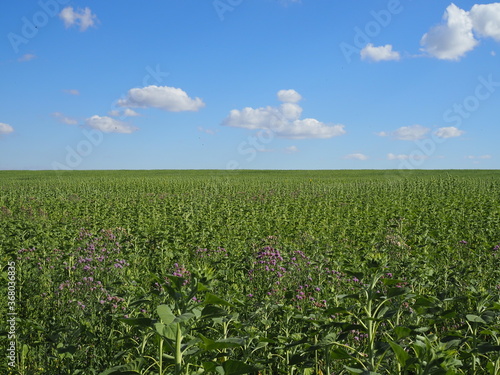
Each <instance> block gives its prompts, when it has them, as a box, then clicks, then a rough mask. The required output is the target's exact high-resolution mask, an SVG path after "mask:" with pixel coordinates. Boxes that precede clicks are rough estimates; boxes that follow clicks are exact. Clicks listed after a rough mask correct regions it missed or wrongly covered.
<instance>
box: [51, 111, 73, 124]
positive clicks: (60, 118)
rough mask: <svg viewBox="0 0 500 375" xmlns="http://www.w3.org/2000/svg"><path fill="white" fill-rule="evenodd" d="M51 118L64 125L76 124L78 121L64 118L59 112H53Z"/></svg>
mask: <svg viewBox="0 0 500 375" xmlns="http://www.w3.org/2000/svg"><path fill="white" fill-rule="evenodd" d="M52 116H54V117H55V118H56V119H57V120H58V121H59V122H62V123H63V124H66V125H76V124H78V121H76V120H75V119H74V118H71V117H67V116H64V115H63V114H62V113H61V112H54V113H52Z"/></svg>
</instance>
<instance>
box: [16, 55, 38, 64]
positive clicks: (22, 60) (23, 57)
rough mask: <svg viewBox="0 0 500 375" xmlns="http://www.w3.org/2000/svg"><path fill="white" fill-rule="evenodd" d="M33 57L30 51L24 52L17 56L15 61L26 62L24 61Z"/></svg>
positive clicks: (34, 56)
mask: <svg viewBox="0 0 500 375" xmlns="http://www.w3.org/2000/svg"><path fill="white" fill-rule="evenodd" d="M34 58H36V55H33V54H32V53H25V54H24V55H22V56H21V57H20V58H18V59H17V61H19V62H26V61H30V60H33V59H34Z"/></svg>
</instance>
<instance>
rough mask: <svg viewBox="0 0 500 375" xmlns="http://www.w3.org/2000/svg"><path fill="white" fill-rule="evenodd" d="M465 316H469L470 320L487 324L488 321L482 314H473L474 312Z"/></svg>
mask: <svg viewBox="0 0 500 375" xmlns="http://www.w3.org/2000/svg"><path fill="white" fill-rule="evenodd" d="M465 317H466V318H467V320H468V321H469V322H473V323H483V324H486V322H485V321H484V320H483V318H481V317H480V316H477V315H473V314H467V315H466V316H465Z"/></svg>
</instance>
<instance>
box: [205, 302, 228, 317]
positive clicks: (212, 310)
mask: <svg viewBox="0 0 500 375" xmlns="http://www.w3.org/2000/svg"><path fill="white" fill-rule="evenodd" d="M226 315H227V312H226V310H224V309H222V308H220V307H217V306H214V305H208V306H205V307H204V309H203V311H202V312H201V317H202V318H218V317H221V316H226Z"/></svg>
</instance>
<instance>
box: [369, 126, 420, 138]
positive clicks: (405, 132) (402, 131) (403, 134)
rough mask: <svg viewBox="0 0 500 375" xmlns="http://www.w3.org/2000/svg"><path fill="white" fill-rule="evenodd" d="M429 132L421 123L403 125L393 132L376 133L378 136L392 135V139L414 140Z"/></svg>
mask: <svg viewBox="0 0 500 375" xmlns="http://www.w3.org/2000/svg"><path fill="white" fill-rule="evenodd" d="M428 132H429V129H428V128H426V127H424V126H422V125H411V126H403V127H401V128H399V129H397V130H396V131H393V132H379V133H376V134H377V135H378V136H380V137H387V136H392V137H393V138H394V139H397V140H400V141H416V140H418V139H422V138H424V136H425V135H426V134H427V133H428Z"/></svg>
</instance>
